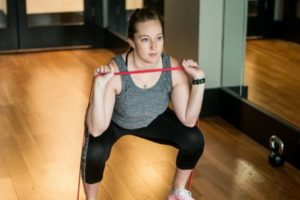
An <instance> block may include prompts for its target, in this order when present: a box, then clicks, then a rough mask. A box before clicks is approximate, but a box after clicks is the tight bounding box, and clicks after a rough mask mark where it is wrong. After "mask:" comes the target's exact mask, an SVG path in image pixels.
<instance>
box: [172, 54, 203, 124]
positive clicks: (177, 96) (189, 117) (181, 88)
mask: <svg viewBox="0 0 300 200" xmlns="http://www.w3.org/2000/svg"><path fill="white" fill-rule="evenodd" d="M171 65H172V66H178V65H179V63H178V61H177V60H175V59H173V58H172V59H171ZM182 66H183V68H184V72H183V71H173V72H172V82H173V90H172V95H171V99H172V103H173V108H174V111H175V113H176V115H177V117H178V118H179V120H180V121H181V122H182V123H183V124H184V125H185V126H188V127H194V126H195V125H196V122H197V120H198V118H199V114H200V110H201V106H202V101H203V93H204V83H202V84H197V85H193V84H192V85H191V84H190V82H191V80H196V79H202V78H204V72H203V71H202V70H201V69H200V68H199V66H198V64H197V63H196V62H194V61H193V60H184V61H183V62H182ZM189 79H190V80H189ZM190 85H191V86H190Z"/></svg>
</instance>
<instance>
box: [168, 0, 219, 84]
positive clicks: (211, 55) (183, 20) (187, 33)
mask: <svg viewBox="0 0 300 200" xmlns="http://www.w3.org/2000/svg"><path fill="white" fill-rule="evenodd" d="M164 17H165V36H166V51H167V52H169V53H170V54H171V55H173V56H174V57H177V58H178V59H181V58H192V59H194V60H196V61H198V63H199V64H200V66H201V68H203V70H204V72H205V74H206V88H214V87H220V86H221V71H222V70H221V67H222V66H221V64H222V33H223V0H221V1H220V0H200V1H199V0H187V1H174V0H165V14H164Z"/></svg>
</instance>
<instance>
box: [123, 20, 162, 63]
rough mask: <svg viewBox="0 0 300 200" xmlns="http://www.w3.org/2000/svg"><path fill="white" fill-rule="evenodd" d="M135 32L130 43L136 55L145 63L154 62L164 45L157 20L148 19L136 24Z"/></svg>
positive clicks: (158, 57)
mask: <svg viewBox="0 0 300 200" xmlns="http://www.w3.org/2000/svg"><path fill="white" fill-rule="evenodd" d="M136 30H137V32H136V33H135V34H134V39H133V40H132V39H129V43H130V45H131V46H132V47H133V48H134V49H135V51H136V53H137V55H138V56H139V57H140V59H142V60H143V61H144V62H146V63H156V62H157V61H158V59H160V56H161V53H162V51H163V46H164V37H163V32H162V26H161V24H160V21H159V20H149V21H146V22H139V23H137V24H136Z"/></svg>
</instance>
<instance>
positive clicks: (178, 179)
mask: <svg viewBox="0 0 300 200" xmlns="http://www.w3.org/2000/svg"><path fill="white" fill-rule="evenodd" d="M128 42H129V44H130V46H131V48H130V50H129V51H127V52H126V53H124V54H122V55H117V56H115V57H114V58H113V59H112V60H111V61H110V63H108V64H107V65H103V66H101V67H99V68H97V69H96V70H95V79H94V85H93V92H92V95H91V100H90V104H89V107H88V109H87V113H86V134H85V144H84V147H83V152H82V167H81V169H82V177H83V181H84V188H85V193H86V196H87V199H88V200H94V199H96V194H97V190H98V187H99V183H100V181H101V180H102V177H103V170H104V166H105V162H106V160H107V159H108V158H109V154H110V151H111V147H112V145H113V144H114V143H115V142H116V141H117V140H118V139H119V138H120V137H121V136H124V135H126V134H129V133H130V134H132V135H135V136H138V137H142V138H146V139H148V140H152V141H155V142H159V143H162V144H169V145H172V146H174V147H176V148H178V150H179V152H178V156H177V161H176V166H177V169H176V173H175V177H174V181H173V187H172V188H173V190H172V191H171V193H170V195H169V198H168V199H169V200H183V199H184V200H193V198H192V196H191V193H190V192H189V191H187V190H186V189H185V185H186V182H187V179H188V177H189V175H190V173H191V170H192V169H193V168H194V167H195V165H196V163H197V161H198V160H199V158H200V156H201V155H202V152H203V148H204V138H203V135H202V133H201V131H200V130H199V129H198V128H197V127H196V126H195V125H196V122H197V120H198V117H199V113H200V109H201V105H202V99H203V92H204V80H205V79H204V73H203V71H202V70H201V69H200V68H199V67H198V64H197V63H196V62H194V61H193V60H183V61H182V63H181V64H180V63H179V62H178V61H177V60H176V59H175V58H172V57H170V56H169V55H168V54H166V53H165V52H163V47H164V35H163V30H162V23H161V21H160V19H159V17H158V15H157V14H156V13H155V12H154V11H152V10H150V9H146V8H143V9H137V10H136V11H135V12H134V13H133V14H132V16H131V18H130V20H129V25H128ZM180 65H181V66H182V67H183V69H184V70H176V71H175V70H174V71H172V72H171V71H165V72H162V71H161V72H155V73H142V74H131V75H126V76H115V75H114V73H115V72H122V71H125V72H126V71H136V70H145V69H162V68H169V67H175V66H180ZM99 74H101V75H99ZM96 75H99V76H96ZM190 82H192V84H190ZM170 100H171V102H172V105H173V110H174V111H173V110H171V109H169V108H168V103H169V101H170Z"/></svg>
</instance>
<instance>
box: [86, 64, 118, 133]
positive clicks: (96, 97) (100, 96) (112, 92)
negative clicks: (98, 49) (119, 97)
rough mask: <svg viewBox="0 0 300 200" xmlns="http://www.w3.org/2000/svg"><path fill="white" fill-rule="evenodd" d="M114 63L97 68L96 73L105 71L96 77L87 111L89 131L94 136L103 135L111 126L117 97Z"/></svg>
mask: <svg viewBox="0 0 300 200" xmlns="http://www.w3.org/2000/svg"><path fill="white" fill-rule="evenodd" d="M114 68H115V67H114V66H113V64H111V63H110V64H109V65H103V66H101V67H99V68H97V69H96V71H95V73H94V75H96V74H98V73H105V74H104V75H101V76H97V77H95V78H94V82H93V90H92V94H91V99H90V103H89V107H88V109H87V113H86V118H85V120H86V124H87V127H88V131H89V133H90V134H91V135H93V136H94V137H97V136H99V135H101V134H102V133H103V132H104V131H105V130H106V129H107V127H108V126H109V123H110V121H111V117H112V112H113V108H114V104H115V97H116V82H117V81H116V77H115V76H114V71H115V70H114Z"/></svg>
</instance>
